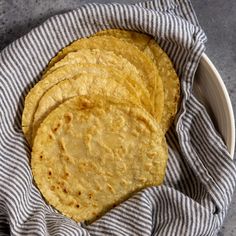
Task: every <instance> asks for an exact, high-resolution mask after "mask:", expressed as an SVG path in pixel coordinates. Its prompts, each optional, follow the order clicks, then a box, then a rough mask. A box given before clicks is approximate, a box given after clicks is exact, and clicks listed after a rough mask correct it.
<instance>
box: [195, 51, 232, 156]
mask: <svg viewBox="0 0 236 236" xmlns="http://www.w3.org/2000/svg"><path fill="white" fill-rule="evenodd" d="M193 92H194V94H195V96H196V97H197V98H198V99H199V100H200V101H201V102H202V103H203V104H204V105H205V106H206V109H207V111H208V113H209V115H210V116H211V118H212V120H213V122H214V125H215V127H216V129H217V130H218V132H219V133H220V134H221V135H222V137H223V139H224V141H225V144H226V146H227V148H228V151H229V153H230V155H231V157H232V158H233V155H234V148H235V125H234V113H233V109H232V104H231V101H230V98H229V94H228V92H227V90H226V87H225V85H224V82H223V80H222V78H221V76H220V75H219V73H218V71H217V70H216V68H215V66H214V65H213V64H212V62H211V61H210V59H209V58H208V57H207V55H206V54H203V56H202V58H201V60H200V63H199V67H198V69H197V71H196V75H195V80H194V86H193Z"/></svg>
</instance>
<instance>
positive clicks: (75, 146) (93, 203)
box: [31, 96, 167, 222]
mask: <svg viewBox="0 0 236 236" xmlns="http://www.w3.org/2000/svg"><path fill="white" fill-rule="evenodd" d="M166 162H167V145H166V142H165V138H164V134H163V132H162V130H161V128H160V127H159V125H158V124H157V122H156V121H155V120H154V119H153V117H152V116H151V115H150V114H149V113H147V112H146V111H145V110H144V109H143V108H141V107H138V106H135V105H133V104H129V103H126V102H121V101H119V100H116V99H115V98H109V97H100V96H90V97H80V96H78V97H74V98H72V99H70V100H67V101H66V102H65V103H63V104H61V105H60V106H59V107H57V108H56V109H55V110H53V111H52V112H51V113H50V114H49V115H48V116H47V118H46V119H45V120H44V121H43V122H42V123H41V125H40V127H39V129H38V131H37V135H36V137H35V141H34V145H33V150H32V159H31V167H32V172H33V176H34V180H35V182H36V184H37V186H38V188H39V189H40V191H41V193H42V195H43V196H44V198H45V199H46V200H47V201H48V203H49V204H51V205H52V206H54V207H55V208H56V209H57V210H59V211H60V212H61V213H63V214H64V215H66V216H68V217H71V218H72V219H74V220H76V221H78V222H81V221H89V222H91V221H93V220H95V219H97V218H98V217H100V216H101V215H103V214H104V213H105V212H107V211H108V210H109V209H111V208H112V207H114V206H115V205H117V204H119V203H120V202H122V201H124V200H126V199H127V198H129V197H130V196H131V195H133V194H134V193H135V192H137V191H139V190H141V189H143V188H145V187H148V186H156V185H160V184H161V183H162V182H163V179H164V174H165V168H166Z"/></svg>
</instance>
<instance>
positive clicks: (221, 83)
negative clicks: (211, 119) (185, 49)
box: [201, 53, 235, 159]
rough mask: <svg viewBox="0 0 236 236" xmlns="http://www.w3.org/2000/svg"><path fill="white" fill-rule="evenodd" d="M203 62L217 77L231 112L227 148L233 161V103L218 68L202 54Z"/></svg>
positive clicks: (216, 79)
mask: <svg viewBox="0 0 236 236" xmlns="http://www.w3.org/2000/svg"><path fill="white" fill-rule="evenodd" d="M201 60H203V63H206V64H208V65H209V67H210V69H211V70H212V72H213V73H214V74H215V77H214V79H215V81H217V82H218V84H219V87H220V89H221V90H222V92H223V94H224V100H225V102H226V104H227V107H228V111H229V114H228V115H229V120H230V127H231V134H230V143H229V144H228V147H227V148H228V151H229V153H230V156H231V158H232V159H233V158H234V150H235V123H234V112H233V107H232V103H231V100H230V97H229V94H228V91H227V89H226V86H225V84H224V81H223V79H222V77H221V76H220V74H219V72H218V70H217V69H216V67H215V66H214V64H213V63H212V61H211V60H210V59H209V57H208V56H207V55H206V54H205V53H203V54H202V58H201Z"/></svg>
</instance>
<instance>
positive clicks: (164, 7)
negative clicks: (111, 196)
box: [0, 0, 236, 235]
mask: <svg viewBox="0 0 236 236" xmlns="http://www.w3.org/2000/svg"><path fill="white" fill-rule="evenodd" d="M109 28H121V29H127V30H135V31H139V32H142V33H147V34H150V35H152V36H153V37H154V38H155V40H156V41H157V42H158V43H159V44H160V46H161V47H162V48H163V49H164V50H165V51H166V52H167V54H168V55H169V57H170V58H171V59H172V61H173V63H174V66H175V69H176V71H177V73H178V75H179V77H180V79H181V92H182V102H181V107H180V111H179V114H178V117H177V118H176V122H175V124H174V125H173V126H172V127H171V129H170V130H169V132H168V133H167V136H166V137H167V142H168V146H169V161H168V166H167V173H166V177H165V181H164V184H163V185H162V186H160V187H150V188H147V189H145V190H143V191H141V192H139V193H137V194H136V195H134V196H133V197H132V198H131V199H129V200H127V201H126V202H124V203H122V204H120V205H119V206H117V207H116V208H114V209H112V210H111V211H110V212H108V213H107V214H106V215H104V216H103V217H102V218H100V219H99V220H97V221H95V222H94V223H92V224H91V225H85V224H83V223H80V224H78V223H76V222H74V221H72V220H70V219H68V218H66V217H64V216H63V215H61V214H60V213H58V212H57V211H55V209H53V208H52V207H50V206H48V205H47V204H46V203H45V201H44V200H43V198H42V196H41V195H40V192H39V190H38V189H37V188H36V187H35V186H34V184H33V178H32V174H31V171H30V166H29V159H30V149H29V147H28V144H27V142H26V140H25V138H24V135H23V133H22V131H21V114H22V110H23V104H24V97H25V95H26V94H27V92H28V91H29V90H30V88H31V87H32V86H33V85H34V84H35V83H36V82H37V81H38V80H39V79H40V77H41V72H42V71H43V69H44V68H45V67H46V64H47V63H48V61H49V60H50V59H51V58H52V57H53V56H54V55H55V54H56V52H58V51H59V50H60V49H61V48H63V47H64V46H66V45H67V44H69V43H71V42H72V41H74V40H76V39H78V38H81V37H86V36H89V35H92V34H94V33H96V32H98V31H100V30H104V29H109ZM205 41H206V36H205V34H204V32H203V31H202V29H201V27H200V26H199V23H198V21H197V18H196V15H195V13H194V10H193V8H192V6H191V3H190V2H189V1H188V0H184V1H178V0H160V1H157V0H154V1H149V2H143V3H137V4H135V5H122V4H86V5H83V6H81V7H79V8H77V9H75V10H73V11H70V12H68V13H65V14H61V15H56V16H54V17H51V18H50V19H48V20H47V21H46V22H45V23H43V24H42V25H40V26H39V27H37V28H35V29H33V30H32V31H30V32H29V33H28V34H27V35H26V36H24V37H22V38H20V39H18V40H16V41H15V42H13V43H12V44H11V45H9V46H8V47H6V48H5V49H4V50H3V51H2V52H1V54H0V71H1V73H0V82H1V83H0V85H1V93H0V97H1V98H0V104H1V132H0V234H1V235H7V234H9V233H10V234H12V235H25V234H32V235H33V234H37V235H65V234H66V235H215V234H216V233H217V231H218V230H219V228H220V227H221V225H222V222H223V219H224V217H225V214H226V212H227V208H228V206H229V203H230V200H231V196H232V193H233V189H234V186H235V175H236V168H235V165H234V163H233V161H232V160H231V158H230V155H229V153H228V151H227V148H226V146H225V144H224V142H223V141H222V139H221V137H220V136H219V135H218V133H217V131H216V130H215V128H214V125H213V123H212V121H211V119H210V117H209V116H208V114H207V112H206V109H205V108H204V106H203V105H201V104H200V103H199V102H198V100H197V99H196V98H195V97H194V95H193V94H192V84H193V79H194V73H195V70H196V68H197V66H198V62H199V60H200V58H201V55H202V53H203V52H204V50H205V46H204V43H205ZM32 59H33V63H32Z"/></svg>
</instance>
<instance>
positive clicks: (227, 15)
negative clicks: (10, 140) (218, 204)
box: [0, 0, 236, 236]
mask: <svg viewBox="0 0 236 236" xmlns="http://www.w3.org/2000/svg"><path fill="white" fill-rule="evenodd" d="M113 1H114V2H115V1H116V2H120V3H135V2H137V1H135V0H127V1H125V0H113ZM85 2H102V3H105V2H112V0H87V1H85V0H54V1H53V0H47V1H46V0H45V1H44V0H0V50H1V49H3V48H4V47H5V46H6V45H8V44H9V43H10V42H12V41H13V40H15V39H17V38H18V37H20V36H22V35H24V34H25V33H27V32H28V31H30V29H32V28H33V27H35V26H37V25H39V24H40V23H42V22H43V21H45V20H46V19H47V18H48V17H49V16H52V15H55V14H57V13H62V12H66V11H68V10H69V9H73V8H76V7H78V6H80V5H81V4H82V3H85ZM192 3H193V6H194V9H195V11H196V13H197V16H198V19H199V22H200V24H201V26H202V28H203V29H204V30H205V32H206V34H207V36H208V43H207V51H206V53H207V54H208V56H209V57H210V59H211V60H212V62H213V63H214V64H215V66H216V68H217V69H218V70H219V72H220V74H221V76H222V77H223V80H224V82H225V84H226V87H227V89H228V92H229V95H230V98H231V101H232V104H233V108H234V111H235V110H236V1H235V0H227V1H222V0H201V1H199V0H192ZM219 235H220V236H223V235H225V236H235V235H236V194H234V196H233V200H232V203H231V205H230V209H229V211H228V215H227V217H226V219H225V221H224V225H223V227H222V229H221V231H220V233H219Z"/></svg>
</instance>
